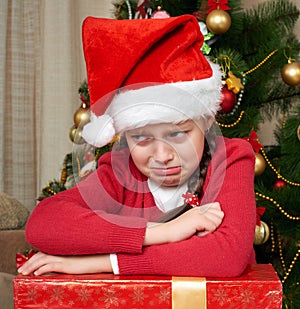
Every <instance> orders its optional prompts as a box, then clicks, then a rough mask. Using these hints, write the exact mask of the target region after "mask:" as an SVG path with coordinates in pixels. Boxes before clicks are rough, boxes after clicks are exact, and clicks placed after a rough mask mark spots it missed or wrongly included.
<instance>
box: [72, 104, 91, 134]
mask: <svg viewBox="0 0 300 309" xmlns="http://www.w3.org/2000/svg"><path fill="white" fill-rule="evenodd" d="M89 121H90V112H89V109H88V108H87V106H86V104H85V103H82V105H81V106H80V107H79V108H78V109H77V111H76V112H75V113H74V125H75V127H76V128H78V127H79V126H81V127H83V126H84V125H85V124H87V123H88V122H89Z"/></svg>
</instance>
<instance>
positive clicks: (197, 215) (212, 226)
mask: <svg viewBox="0 0 300 309" xmlns="http://www.w3.org/2000/svg"><path fill="white" fill-rule="evenodd" d="M223 218H224V213H223V211H222V210H221V207H220V204H219V203H218V202H214V203H210V204H206V205H202V206H200V207H194V208H192V209H190V210H188V211H187V212H185V213H183V214H182V215H180V216H179V217H177V218H175V219H174V220H171V221H169V222H166V223H160V224H157V225H153V226H152V227H148V228H147V229H146V234H145V239H144V245H145V246H147V245H154V244H163V243H169V242H178V241H182V240H185V239H188V238H190V237H191V236H193V235H195V234H197V235H198V236H200V237H203V236H205V235H207V234H209V233H211V232H213V231H215V230H216V229H217V228H218V227H219V225H220V224H221V222H222V220H223Z"/></svg>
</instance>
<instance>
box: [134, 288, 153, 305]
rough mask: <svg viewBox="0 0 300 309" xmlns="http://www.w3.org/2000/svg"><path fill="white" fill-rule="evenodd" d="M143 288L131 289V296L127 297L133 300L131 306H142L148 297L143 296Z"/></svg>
mask: <svg viewBox="0 0 300 309" xmlns="http://www.w3.org/2000/svg"><path fill="white" fill-rule="evenodd" d="M144 289H145V288H144V287H140V286H135V287H134V288H133V294H129V296H130V297H131V298H132V300H133V304H136V303H138V304H142V305H143V304H144V300H145V298H147V297H149V295H147V294H145V291H144Z"/></svg>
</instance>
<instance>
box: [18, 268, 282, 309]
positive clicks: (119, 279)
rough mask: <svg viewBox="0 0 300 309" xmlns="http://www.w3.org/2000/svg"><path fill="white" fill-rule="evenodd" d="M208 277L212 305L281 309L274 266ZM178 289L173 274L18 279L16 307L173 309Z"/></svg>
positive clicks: (211, 308) (208, 302)
mask: <svg viewBox="0 0 300 309" xmlns="http://www.w3.org/2000/svg"><path fill="white" fill-rule="evenodd" d="M177 278H178V277H177ZM205 279H206V308H208V309H218V308H221V309H227V308H234V309H239V308H243V309H245V308H247V309H248V308H249V309H253V308H258V309H259V308H261V309H269V308H270V309H277V308H278V309H281V306H282V286H281V282H280V280H279V278H278V276H277V274H276V272H275V271H274V269H273V267H272V266H271V265H269V264H257V265H249V267H248V268H247V270H246V271H245V272H244V274H243V275H242V276H240V277H237V278H205ZM172 293H173V291H172V277H171V276H114V275H112V274H94V275H64V274H50V275H44V276H22V275H18V276H17V277H16V278H15V279H14V296H15V300H14V302H15V309H21V308H22V309H25V308H39V309H41V308H49V309H54V308H60V309H61V308H75V309H77V308H78V309H83V308H99V309H100V308H101V309H103V308H104V309H105V308H108V309H111V308H118V309H123V308H124V309H125V308H126V309H141V308H144V309H150V308H151V309H172V308H175V306H174V304H172ZM182 308H186V309H189V307H188V305H187V306H185V307H182ZM199 309H201V308H199Z"/></svg>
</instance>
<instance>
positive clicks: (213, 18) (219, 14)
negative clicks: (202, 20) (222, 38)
mask: <svg viewBox="0 0 300 309" xmlns="http://www.w3.org/2000/svg"><path fill="white" fill-rule="evenodd" d="M206 26H207V28H208V30H209V31H210V32H212V33H214V34H223V33H225V32H226V31H227V30H228V29H229V28H230V26H231V18H230V15H229V14H228V13H227V12H226V11H223V10H213V11H211V12H210V13H209V14H208V15H207V17H206Z"/></svg>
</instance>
